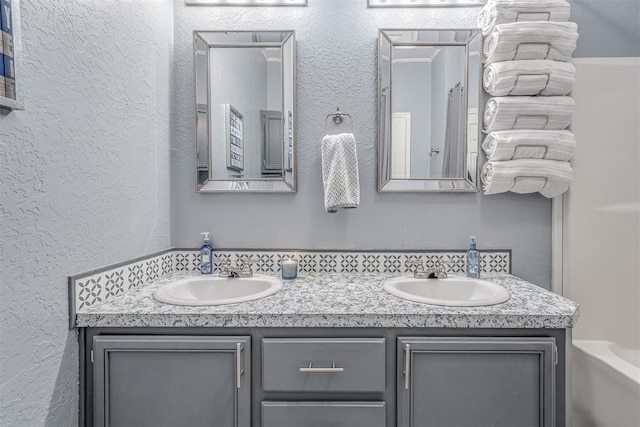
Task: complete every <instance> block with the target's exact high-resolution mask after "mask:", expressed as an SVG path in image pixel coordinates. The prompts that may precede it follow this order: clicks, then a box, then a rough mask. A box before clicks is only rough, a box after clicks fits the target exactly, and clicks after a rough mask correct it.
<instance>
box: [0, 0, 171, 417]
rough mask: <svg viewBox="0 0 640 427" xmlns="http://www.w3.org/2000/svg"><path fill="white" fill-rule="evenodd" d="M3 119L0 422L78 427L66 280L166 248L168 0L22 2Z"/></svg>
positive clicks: (75, 368)
mask: <svg viewBox="0 0 640 427" xmlns="http://www.w3.org/2000/svg"><path fill="white" fill-rule="evenodd" d="M21 3H22V7H21V11H22V18H23V20H22V31H23V47H24V57H25V81H24V85H25V97H26V99H25V111H18V112H12V113H7V112H6V111H5V112H3V113H1V114H0V186H1V189H2V190H1V193H0V194H1V196H0V197H1V199H0V203H1V206H0V425H2V426H12V427H13V426H18V427H20V426H38V425H51V426H72V425H77V411H78V356H77V355H78V343H77V334H76V333H75V332H69V331H68V311H67V310H68V307H67V280H66V279H67V276H68V275H69V274H72V273H78V272H81V271H84V270H87V269H92V268H96V267H99V266H102V265H105V264H109V263H115V262H118V261H123V260H126V259H129V258H133V257H136V256H140V255H144V254H147V253H150V252H154V251H157V250H160V249H164V248H167V247H169V246H170V229H169V228H170V222H169V218H170V214H169V212H170V210H169V201H170V198H169V188H170V185H169V153H170V147H169V142H170V137H171V126H170V105H171V96H172V89H171V87H172V86H171V81H172V80H171V79H172V75H171V74H172V64H171V52H172V31H171V28H172V4H171V2H170V1H164V0H161V1H160V0H159V1H133V0H128V1H120V2H112V1H109V2H101V1H86V0H57V1H49V0H47V1H36V0H22V2H21Z"/></svg>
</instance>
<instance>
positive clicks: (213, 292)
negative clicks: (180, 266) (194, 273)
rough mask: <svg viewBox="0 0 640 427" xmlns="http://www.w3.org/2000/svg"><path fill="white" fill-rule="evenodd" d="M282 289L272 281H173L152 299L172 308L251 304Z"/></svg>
mask: <svg viewBox="0 0 640 427" xmlns="http://www.w3.org/2000/svg"><path fill="white" fill-rule="evenodd" d="M280 289H282V281H281V280H279V279H276V278H275V277H268V276H253V277H242V278H230V279H227V278H224V277H216V276H203V277H193V278H189V279H182V280H176V281H175V282H171V283H168V284H166V285H164V286H163V287H161V288H159V289H158V290H157V291H155V292H154V293H153V297H154V298H155V299H156V300H158V301H160V302H165V303H168V304H174V305H222V304H235V303H238V302H244V301H251V300H254V299H258V298H264V297H266V296H269V295H273V294H275V293H276V292H278V291H279V290H280Z"/></svg>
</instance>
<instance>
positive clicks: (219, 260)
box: [213, 258, 229, 267]
mask: <svg viewBox="0 0 640 427" xmlns="http://www.w3.org/2000/svg"><path fill="white" fill-rule="evenodd" d="M213 263H214V264H220V267H229V260H228V259H227V258H214V259H213Z"/></svg>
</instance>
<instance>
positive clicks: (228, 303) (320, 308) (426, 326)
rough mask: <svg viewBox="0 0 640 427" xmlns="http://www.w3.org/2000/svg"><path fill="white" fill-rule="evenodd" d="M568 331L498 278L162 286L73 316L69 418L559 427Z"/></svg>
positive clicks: (530, 296) (366, 277)
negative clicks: (77, 380) (74, 380)
mask: <svg viewBox="0 0 640 427" xmlns="http://www.w3.org/2000/svg"><path fill="white" fill-rule="evenodd" d="M447 285H450V286H449V287H448V286H447ZM251 298H253V299H251ZM239 299H244V300H245V301H244V302H238V301H239ZM158 300H160V301H164V302H160V301H158ZM412 300H413V301H412ZM419 300H423V301H427V300H428V301H430V302H431V303H430V304H427V303H425V302H416V301H419ZM499 300H502V301H503V302H498V301H499ZM177 304H180V305H177ZM199 304H207V305H199ZM436 304H439V305H436ZM465 304H466V305H467V306H464V305H465ZM486 304H490V305H486ZM469 305H472V306H469ZM577 316H578V312H577V305H576V304H575V303H573V302H572V301H569V300H567V299H565V298H563V297H561V296H559V295H556V294H554V293H552V292H549V291H546V290H544V289H542V288H540V287H538V286H535V285H533V284H531V283H528V282H526V281H523V280H521V279H518V278H516V277H514V276H511V275H509V274H504V273H487V274H485V275H484V277H483V280H482V281H477V280H468V279H466V278H464V277H459V276H458V275H456V274H449V277H447V278H441V279H414V278H413V277H412V275H411V274H394V273H365V272H356V273H346V272H342V273H313V272H311V273H302V274H301V275H300V276H299V277H298V278H297V279H296V280H291V281H284V282H283V281H281V280H280V279H279V278H278V277H277V276H276V275H275V274H270V275H256V276H254V277H251V278H218V277H217V276H216V275H212V276H202V275H200V274H198V273H196V272H192V271H184V272H174V273H170V274H168V275H166V276H163V277H159V278H157V279H156V280H153V281H150V282H149V283H147V284H144V285H142V286H138V287H135V288H131V289H129V290H128V291H126V292H124V293H122V294H121V295H118V296H116V297H112V298H109V299H107V300H106V301H104V302H102V303H98V304H94V305H91V306H90V307H87V308H86V309H83V310H81V311H79V312H78V313H77V314H76V315H75V323H76V326H77V327H79V328H80V330H81V335H80V336H81V388H82V390H83V393H82V395H83V398H84V404H83V406H82V417H81V418H82V422H83V423H84V424H85V425H97V426H102V425H182V426H186V425H213V426H232V425H235V426H269V427H275V426H309V425H314V426H327V425H331V426H363V427H365V426H366V427H374V426H381V427H382V426H429V425H438V426H445V425H450V426H462V425H469V426H471V425H472V426H481V425H495V426H501V425H502V426H514V425H537V426H555V425H558V426H562V425H565V422H566V418H565V417H566V414H567V407H566V404H567V400H566V391H567V390H566V388H565V385H566V380H565V376H566V371H565V367H566V362H567V356H568V355H567V345H568V344H570V337H571V328H572V327H573V325H574V323H575V321H576V320H577Z"/></svg>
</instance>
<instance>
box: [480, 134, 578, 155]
mask: <svg viewBox="0 0 640 427" xmlns="http://www.w3.org/2000/svg"><path fill="white" fill-rule="evenodd" d="M575 147H576V137H575V136H574V135H573V133H571V132H569V131H568V130H499V131H497V132H491V133H490V134H489V135H487V137H486V138H485V139H484V141H483V142H482V149H483V150H484V152H485V153H486V154H487V158H488V160H489V161H492V162H493V161H497V160H514V159H545V160H558V161H564V162H568V161H569V160H571V158H572V157H573V152H574V150H575Z"/></svg>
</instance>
